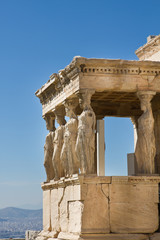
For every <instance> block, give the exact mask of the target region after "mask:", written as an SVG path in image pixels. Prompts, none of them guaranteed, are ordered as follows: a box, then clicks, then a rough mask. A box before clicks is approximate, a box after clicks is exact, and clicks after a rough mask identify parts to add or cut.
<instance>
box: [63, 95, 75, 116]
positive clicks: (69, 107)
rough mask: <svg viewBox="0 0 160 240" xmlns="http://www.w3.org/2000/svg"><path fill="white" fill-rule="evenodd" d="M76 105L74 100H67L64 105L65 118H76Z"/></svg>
mask: <svg viewBox="0 0 160 240" xmlns="http://www.w3.org/2000/svg"><path fill="white" fill-rule="evenodd" d="M77 105H78V101H77V99H76V98H72V99H67V100H66V101H65V103H64V106H65V111H66V116H67V117H69V118H77V116H76V114H75V108H76V107H77Z"/></svg>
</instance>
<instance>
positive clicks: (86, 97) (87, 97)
mask: <svg viewBox="0 0 160 240" xmlns="http://www.w3.org/2000/svg"><path fill="white" fill-rule="evenodd" d="M94 92H95V91H94V90H89V89H84V90H81V92H80V93H79V94H78V96H79V105H80V108H82V109H83V110H86V109H91V96H92V95H93V93H94Z"/></svg>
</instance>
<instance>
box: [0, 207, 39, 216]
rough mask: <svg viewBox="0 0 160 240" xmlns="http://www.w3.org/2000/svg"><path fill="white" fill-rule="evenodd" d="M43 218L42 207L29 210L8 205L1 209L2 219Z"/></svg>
mask: <svg viewBox="0 0 160 240" xmlns="http://www.w3.org/2000/svg"><path fill="white" fill-rule="evenodd" d="M34 217H38V218H42V209H39V210H28V209H22V208H15V207H7V208H3V209H0V219H3V218H5V219H6V218H34Z"/></svg>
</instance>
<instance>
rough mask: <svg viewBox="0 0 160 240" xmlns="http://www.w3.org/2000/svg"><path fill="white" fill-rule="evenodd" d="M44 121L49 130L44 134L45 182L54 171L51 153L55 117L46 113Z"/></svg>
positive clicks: (51, 176) (51, 177) (50, 178)
mask: <svg viewBox="0 0 160 240" xmlns="http://www.w3.org/2000/svg"><path fill="white" fill-rule="evenodd" d="M44 119H45V121H46V128H47V130H49V133H48V135H47V136H46V141H45V145H44V167H45V170H46V175H47V182H49V181H50V180H52V179H53V178H54V171H53V165H52V155H53V139H54V134H55V133H54V131H55V125H54V124H55V118H54V117H53V116H52V115H47V116H45V117H44Z"/></svg>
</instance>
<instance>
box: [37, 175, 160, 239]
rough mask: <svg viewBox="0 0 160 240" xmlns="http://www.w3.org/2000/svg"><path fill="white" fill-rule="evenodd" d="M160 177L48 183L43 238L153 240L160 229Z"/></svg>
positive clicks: (91, 178)
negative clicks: (159, 223) (159, 207)
mask: <svg viewBox="0 0 160 240" xmlns="http://www.w3.org/2000/svg"><path fill="white" fill-rule="evenodd" d="M159 182H160V177H158V176H156V177H138V176H137V177H133V176H132V177H97V176H95V177H93V176H88V177H87V176H86V177H84V176H80V175H79V176H78V175H75V176H74V177H72V178H68V179H61V180H59V181H51V182H50V183H44V184H42V188H43V192H44V214H45V215H44V229H43V231H42V232H41V237H43V236H44V237H46V236H48V238H50V237H51V238H56V239H68V240H70V239H73V240H76V239H77V240H78V239H79V240H80V239H92V238H89V236H90V237H91V236H93V239H95V240H99V239H104V240H108V239H117V240H120V239H123V240H125V239H126V240H127V239H128V240H131V239H135V240H138V239H139V240H140V239H141V240H142V239H143V240H145V239H146V240H149V238H148V235H147V234H152V233H154V232H155V231H156V230H157V229H158V202H159V195H158V194H159V192H158V183H159ZM49 201H50V202H49ZM113 233H114V234H113ZM127 234H129V235H127ZM53 236H54V237H53ZM96 236H97V238H96ZM128 237H130V238H128Z"/></svg>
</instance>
